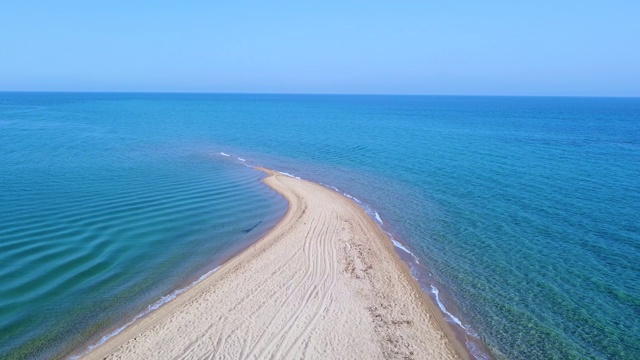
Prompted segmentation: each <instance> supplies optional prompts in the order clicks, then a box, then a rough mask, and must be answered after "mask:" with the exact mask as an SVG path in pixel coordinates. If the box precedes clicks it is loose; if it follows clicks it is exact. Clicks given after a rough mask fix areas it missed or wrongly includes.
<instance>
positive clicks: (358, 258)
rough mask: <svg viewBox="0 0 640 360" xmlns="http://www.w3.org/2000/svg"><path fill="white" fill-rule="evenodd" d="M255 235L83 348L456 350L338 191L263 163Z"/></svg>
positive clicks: (115, 355) (271, 354) (344, 352)
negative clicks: (166, 299)
mask: <svg viewBox="0 0 640 360" xmlns="http://www.w3.org/2000/svg"><path fill="white" fill-rule="evenodd" d="M261 170H263V171H265V172H267V173H268V175H269V176H268V177H267V178H265V179H264V182H265V183H266V184H267V185H268V186H270V187H271V188H273V189H274V190H275V191H277V192H278V193H280V194H282V195H283V196H284V197H285V198H286V199H287V200H288V201H289V210H288V211H287V214H286V215H285V216H284V218H283V219H282V220H281V221H280V222H279V223H278V224H277V225H276V226H275V227H274V228H273V229H272V230H271V231H270V232H269V233H268V234H267V235H266V236H264V237H263V238H262V239H260V240H259V241H258V242H256V243H255V244H254V245H252V246H251V247H249V248H248V249H246V250H245V251H243V252H242V253H240V254H239V255H237V256H235V257H234V258H232V259H230V260H229V261H228V262H226V263H225V264H224V265H222V266H221V267H220V269H219V270H218V271H216V272H215V273H213V274H212V275H211V276H209V277H208V278H206V279H205V280H203V281H202V282H200V283H198V284H197V285H196V286H194V287H192V288H191V289H189V290H188V291H186V292H185V293H183V294H181V295H180V296H179V297H178V298H177V299H175V300H174V301H172V302H170V303H168V304H166V305H164V306H163V307H161V308H160V309H158V310H156V311H155V312H153V313H151V314H150V315H148V316H146V317H145V318H143V319H141V320H139V321H137V322H136V323H134V324H133V325H131V326H129V327H128V328H127V329H125V330H124V331H123V332H121V333H120V334H118V335H117V336H115V337H113V338H111V339H109V340H108V341H107V342H106V343H105V344H103V345H101V346H99V347H98V348H96V349H94V350H93V351H92V352H90V353H88V354H86V355H85V356H84V358H87V359H103V358H107V359H218V358H228V359H262V358H275V359H281V358H287V359H288V358H291V359H294V358H295V359H300V358H305V359H329V358H330V359H394V358H397V359H399V358H402V359H458V358H461V357H462V358H467V354H466V351H465V350H464V349H463V347H462V346H461V344H459V343H458V342H457V341H456V340H455V338H454V336H453V334H452V333H451V332H450V330H449V328H448V327H447V325H446V324H445V323H444V321H443V320H442V318H441V317H440V314H439V313H438V312H437V310H436V309H435V308H434V306H433V304H432V303H431V302H430V300H429V299H428V297H427V296H426V294H425V293H424V292H423V291H422V290H421V289H420V287H419V285H418V284H417V282H416V281H415V280H414V279H413V278H411V276H410V274H409V270H408V268H407V266H406V265H405V264H404V263H403V262H402V261H401V260H400V259H399V258H398V256H397V254H396V253H395V251H394V249H393V246H392V244H391V241H390V240H389V238H388V236H387V235H386V234H385V233H384V232H382V231H381V230H380V228H379V227H378V225H377V224H376V223H375V222H373V220H372V219H371V218H369V217H368V216H367V215H366V214H365V213H364V211H363V210H362V209H361V208H359V207H358V206H357V205H356V204H354V203H353V202H352V201H351V200H349V199H347V198H345V197H344V196H342V195H340V194H338V193H336V192H334V191H332V190H329V189H327V188H325V187H323V186H320V185H318V184H315V183H312V182H309V181H305V180H299V179H295V178H292V177H288V176H285V175H282V174H279V173H275V172H273V171H270V170H266V169H261Z"/></svg>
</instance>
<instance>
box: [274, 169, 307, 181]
mask: <svg viewBox="0 0 640 360" xmlns="http://www.w3.org/2000/svg"><path fill="white" fill-rule="evenodd" d="M276 172H277V173H278V174H282V175H284V176H288V177H291V178H294V179H298V180H301V179H300V177H299V176H295V175H292V174H289V173H286V172H283V171H276Z"/></svg>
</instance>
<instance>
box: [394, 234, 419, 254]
mask: <svg viewBox="0 0 640 360" xmlns="http://www.w3.org/2000/svg"><path fill="white" fill-rule="evenodd" d="M391 242H392V243H393V245H394V246H395V247H397V248H399V249H402V251H404V252H406V253H407V254H410V255H412V256H414V257H415V255H413V253H412V252H411V251H410V250H409V249H407V247H406V246H404V245H402V243H401V242H399V241H398V240H396V239H394V238H391Z"/></svg>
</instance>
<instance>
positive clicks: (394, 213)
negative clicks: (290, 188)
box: [0, 93, 640, 359]
mask: <svg viewBox="0 0 640 360" xmlns="http://www.w3.org/2000/svg"><path fill="white" fill-rule="evenodd" d="M0 143H1V144H2V145H1V146H2V148H1V149H2V150H1V152H0V165H2V169H3V173H2V175H1V177H0V181H1V185H2V190H3V191H2V194H1V195H0V197H1V200H2V203H3V206H2V209H1V210H0V212H1V214H2V217H1V220H0V234H1V235H0V258H1V259H0V261H1V262H2V264H11V265H9V266H4V265H3V268H2V270H1V271H2V273H0V276H4V277H3V278H2V280H3V281H2V282H0V301H1V303H0V311H1V312H2V313H3V316H2V317H0V328H1V329H2V331H1V332H0V333H2V334H7V333H10V334H12V336H10V337H6V336H5V338H4V339H2V341H1V342H0V346H2V348H1V349H3V350H4V349H36V350H37V349H45V350H38V351H40V352H37V354H49V353H47V352H46V351H49V350H48V349H49V348H51V347H52V346H51V344H63V345H61V346H62V347H65V346H69V344H73V343H77V341H78V340H77V339H78V338H80V339H82V338H86V337H87V336H89V335H88V334H96V333H98V332H99V331H100V330H102V329H104V328H106V327H108V326H107V325H103V324H107V323H108V324H116V323H117V322H118V321H122V319H123V318H126V317H129V318H130V317H132V316H133V315H134V314H136V313H138V312H140V311H141V309H144V306H146V305H147V304H149V303H151V302H152V301H155V300H152V299H156V300H157V299H158V298H159V297H160V296H162V295H165V294H168V293H169V292H170V291H171V290H172V289H175V288H176V287H178V286H180V285H179V284H183V283H184V279H186V278H189V277H191V278H193V276H196V275H197V274H196V273H198V271H201V272H202V271H204V270H203V269H204V265H205V264H210V263H211V262H212V259H216V256H220V255H219V254H220V253H221V252H224V251H225V250H223V249H227V250H226V251H229V250H228V249H230V248H233V244H236V243H237V242H242V241H246V240H247V239H249V238H251V236H250V234H249V235H247V234H244V233H243V232H242V230H243V229H244V230H246V229H248V228H250V227H251V226H252V224H255V223H257V222H259V221H260V220H262V219H264V222H263V223H261V224H264V225H261V226H264V228H265V229H266V228H267V225H266V224H269V223H272V222H273V221H274V220H275V219H277V217H278V216H280V215H281V214H282V213H283V211H284V210H283V208H284V205H283V203H282V200H281V199H279V198H277V196H274V195H273V194H272V193H271V192H270V191H269V190H268V189H265V187H264V186H261V185H260V184H259V182H258V181H257V179H259V177H260V175H259V174H257V173H255V172H254V171H253V170H251V169H249V168H247V167H244V166H242V164H243V163H244V162H243V161H240V160H238V157H240V158H242V159H245V160H246V162H248V163H250V164H257V165H265V166H267V167H271V168H275V169H278V170H280V171H283V172H287V173H291V174H295V175H298V176H302V177H304V178H309V179H311V180H316V181H318V182H322V183H325V184H327V185H330V186H334V187H337V188H339V189H340V191H341V192H346V193H348V194H350V195H351V196H354V197H356V198H357V199H358V200H359V201H361V202H362V204H363V206H364V207H368V209H369V212H370V213H371V215H372V216H373V217H374V218H375V216H376V213H377V214H378V216H379V217H380V220H381V221H382V223H383V228H384V229H385V230H387V231H389V232H391V233H392V234H393V236H394V238H395V239H396V240H399V241H400V242H401V243H402V244H404V245H406V247H407V248H408V249H409V250H410V251H411V252H412V253H413V254H415V256H416V257H417V259H418V261H419V263H420V264H421V265H423V266H416V267H415V271H416V272H417V273H416V276H417V277H419V278H421V279H423V280H424V282H423V286H425V290H427V291H432V290H433V288H432V287H431V286H435V289H437V291H438V293H439V298H440V299H441V300H442V302H443V305H444V306H446V309H447V311H448V312H450V313H451V315H452V316H455V317H456V318H457V319H459V320H460V322H461V324H462V326H463V327H464V330H463V332H466V333H469V334H472V335H468V338H470V339H471V340H474V339H475V338H474V336H473V334H477V337H478V339H479V341H477V342H481V343H484V345H485V346H486V348H488V349H489V351H490V352H491V353H492V354H493V356H495V357H498V358H502V357H506V358H512V359H532V358H576V359H578V358H618V359H634V358H638V357H640V347H639V345H638V344H639V343H640V324H639V322H638V318H639V314H640V313H639V311H640V282H639V281H638V279H640V265H639V264H640V235H639V234H640V228H639V225H638V224H640V221H638V220H640V219H639V215H638V214H640V185H639V184H640V182H638V181H637V179H639V178H640V99H616V98H606V99H605V98H518V97H511V98H507V97H411V96H292V95H196V94H7V93H5V94H1V95H0ZM220 152H224V153H225V154H227V155H229V156H221V155H220ZM4 169H10V170H9V171H4ZM5 189H8V191H7V190H5ZM247 191H248V192H249V193H247ZM133 194H135V197H133ZM256 196H257V197H258V199H259V201H258V200H257V199H256ZM201 199H205V200H201ZM176 209H179V210H180V211H174V210H176ZM248 209H251V210H250V211H249V210H248ZM273 209H275V210H273ZM207 212H209V213H207ZM181 215H183V216H181ZM168 217H171V220H166V218H168ZM167 222H168V223H169V224H170V225H166V223H167ZM221 224H224V225H221ZM235 225H237V226H235ZM234 226H235V227H234ZM232 228H233V229H234V230H233V231H232V230H231V229H232ZM258 230H259V229H256V230H255V231H258ZM225 231H228V232H225ZM7 235H9V237H7ZM7 239H9V240H7ZM127 239H139V240H136V241H135V242H133V241H132V240H127ZM176 239H181V240H180V241H179V242H178V241H177V240H176ZM185 239H187V240H185ZM189 239H190V240H189ZM203 239H204V240H203ZM206 239H215V241H213V240H212V241H210V242H208V241H206ZM85 243H86V244H88V245H86V246H85V245H81V244H85ZM203 244H207V245H206V246H209V247H203V246H205V245H203ZM214 244H215V245H214ZM194 248H198V251H194V250H193V249H194ZM104 254H111V257H109V255H104ZM116 254H117V255H116ZM124 254H126V255H127V256H124ZM149 254H152V255H153V256H149ZM121 257H124V258H125V259H124V260H123V259H121ZM127 258H128V259H130V260H129V262H127V261H126V259H127ZM141 258H142V259H144V264H138V261H136V260H139V259H141ZM409 258H410V257H409ZM41 259H44V261H42V260H41ZM410 261H414V260H411V259H410ZM40 264H42V265H40ZM145 264H146V265H145ZM176 264H179V265H176ZM154 271H155V272H154ZM94 273H98V274H99V275H90V276H89V275H88V274H94ZM147 273H157V274H159V275H158V277H157V278H156V280H155V281H152V280H150V279H148V278H147V275H146V274H147ZM5 274H9V275H5ZM52 274H53V275H52ZM141 274H144V276H142V275H141ZM7 279H8V280H7ZM100 279H102V280H100ZM157 279H162V280H161V281H158V280H157ZM7 281H8V282H7ZM181 281H182V282H181ZM6 284H10V285H6ZM16 289H17V290H16ZM50 293H51V294H57V295H56V296H57V297H56V296H48V295H47V296H43V294H50ZM88 293H91V294H95V295H94V296H95V297H99V296H103V299H110V300H109V301H105V302H104V303H100V302H99V301H96V300H95V299H94V298H93V297H91V296H87V295H86V294H88ZM433 295H434V294H433V293H432V296H433ZM131 298H133V299H136V300H135V301H131ZM145 301H147V302H146V303H145ZM83 302H85V305H82V303H83ZM114 303H117V304H119V305H120V310H117V309H115V307H114V306H113V304H114ZM131 304H137V305H131ZM12 309H13V310H12ZM69 309H73V311H72V312H77V313H78V314H79V315H77V316H78V319H82V320H81V321H80V320H78V321H73V324H71V322H68V323H67V322H63V323H62V324H64V323H67V326H66V327H65V326H64V325H60V323H58V322H57V321H55V319H58V320H60V319H62V318H64V316H66V315H67V313H69V312H70V310H69ZM95 309H99V311H95ZM34 311H35V314H36V315H33V314H32V312H34ZM38 312H41V313H38ZM63 313H64V316H63ZM94 313H99V314H100V315H101V317H99V318H98V317H95V315H87V314H94ZM4 314H9V315H8V316H5V315H4ZM37 314H40V315H37ZM82 314H84V315H82ZM123 315H125V316H124V317H123ZM45 318H51V319H54V321H49V322H46V321H45V322H42V321H40V320H41V319H45ZM5 319H11V320H9V321H7V320H5ZM449 319H450V320H453V318H452V317H449ZM78 324H80V325H78ZM96 324H98V325H97V326H96ZM454 326H457V325H455V324H454ZM5 329H9V330H8V331H7V330H5ZM56 329H59V330H56ZM70 329H73V330H70ZM460 329H462V328H460ZM42 334H59V336H57V337H43V335H42ZM83 334H84V335H83ZM71 338H73V339H75V340H69V339H71ZM53 348H55V349H53V350H51V351H54V350H55V351H57V349H59V348H61V347H60V346H58V345H55V346H53ZM20 351H22V350H20ZM43 351H45V352H43ZM478 356H481V353H478Z"/></svg>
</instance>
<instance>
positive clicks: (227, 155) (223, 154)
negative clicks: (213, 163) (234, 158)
mask: <svg viewBox="0 0 640 360" xmlns="http://www.w3.org/2000/svg"><path fill="white" fill-rule="evenodd" d="M220 155H222V156H226V157H229V154H225V153H223V152H222V151H221V152H220Z"/></svg>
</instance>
